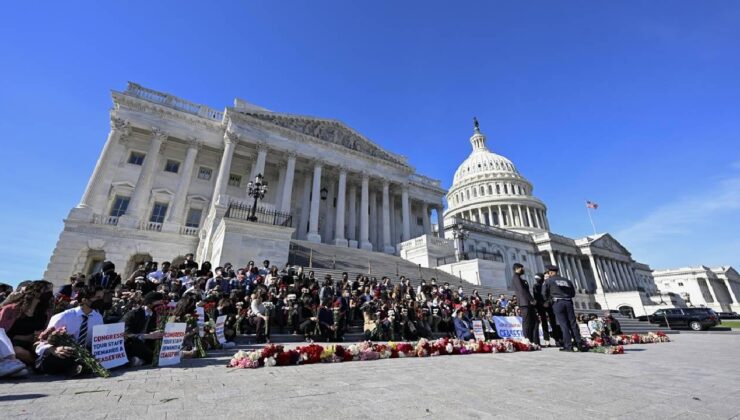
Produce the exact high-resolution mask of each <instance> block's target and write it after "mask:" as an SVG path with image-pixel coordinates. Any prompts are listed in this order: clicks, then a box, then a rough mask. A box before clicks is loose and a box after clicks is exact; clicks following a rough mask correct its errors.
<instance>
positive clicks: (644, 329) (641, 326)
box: [576, 309, 675, 334]
mask: <svg viewBox="0 0 740 420" xmlns="http://www.w3.org/2000/svg"><path fill="white" fill-rule="evenodd" d="M580 313H584V314H596V315H598V316H603V315H604V310H603V309H577V310H576V314H580ZM612 316H614V318H615V319H616V320H617V321H619V325H620V326H621V327H622V332H624V333H625V334H632V333H637V334H646V333H649V332H657V331H663V332H665V333H668V332H669V331H670V330H669V329H668V328H665V327H661V326H659V325H658V324H651V323H649V322H647V321H640V320H638V319H636V318H630V317H627V316H624V315H622V314H618V313H612ZM673 332H675V331H673Z"/></svg>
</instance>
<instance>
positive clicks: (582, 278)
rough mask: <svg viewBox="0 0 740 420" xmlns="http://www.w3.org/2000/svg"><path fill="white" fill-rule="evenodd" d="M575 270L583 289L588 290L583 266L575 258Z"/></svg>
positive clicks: (578, 258) (577, 258)
mask: <svg viewBox="0 0 740 420" xmlns="http://www.w3.org/2000/svg"><path fill="white" fill-rule="evenodd" d="M576 269H577V270H578V275H579V276H581V283H582V286H583V288H584V289H589V284H588V279H587V278H586V274H585V273H584V272H583V264H582V263H581V258H580V257H576Z"/></svg>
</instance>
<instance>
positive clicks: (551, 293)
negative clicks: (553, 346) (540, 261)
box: [545, 265, 582, 351]
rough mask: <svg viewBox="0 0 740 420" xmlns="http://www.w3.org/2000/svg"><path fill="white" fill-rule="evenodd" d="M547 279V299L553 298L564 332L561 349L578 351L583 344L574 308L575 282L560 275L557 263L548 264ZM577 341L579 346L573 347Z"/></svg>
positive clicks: (554, 309)
mask: <svg viewBox="0 0 740 420" xmlns="http://www.w3.org/2000/svg"><path fill="white" fill-rule="evenodd" d="M546 269H547V275H548V277H547V280H546V281H545V299H546V300H552V301H553V304H552V309H553V311H555V318H557V320H558V325H560V329H561V330H562V332H563V347H562V348H561V349H560V350H561V351H577V350H578V349H580V348H581V346H582V341H581V331H580V330H579V329H578V323H577V321H576V312H575V309H574V308H573V297H574V296H575V295H576V289H575V287H573V282H572V281H570V280H568V279H566V278H565V277H560V276H559V275H558V267H557V266H556V265H548V266H547V267H546ZM572 341H575V343H576V346H577V348H576V349H573V343H572Z"/></svg>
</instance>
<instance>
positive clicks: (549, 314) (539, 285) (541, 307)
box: [532, 273, 563, 347]
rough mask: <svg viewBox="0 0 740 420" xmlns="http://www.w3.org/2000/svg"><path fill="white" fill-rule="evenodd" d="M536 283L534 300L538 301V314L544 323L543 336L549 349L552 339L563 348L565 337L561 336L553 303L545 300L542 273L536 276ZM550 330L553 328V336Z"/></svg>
mask: <svg viewBox="0 0 740 420" xmlns="http://www.w3.org/2000/svg"><path fill="white" fill-rule="evenodd" d="M534 281H535V283H534V285H533V286H532V295H533V296H534V300H535V301H537V314H538V315H539V316H540V322H541V323H542V335H543V336H544V337H545V343H546V345H547V346H548V347H549V346H550V345H549V343H550V337H552V338H553V339H555V343H556V345H557V346H558V347H562V345H563V337H562V335H561V334H560V327H558V323H557V321H555V312H553V310H552V302H551V301H548V300H545V275H544V274H542V273H537V274H535V275H534ZM548 327H549V328H548ZM550 328H552V334H550Z"/></svg>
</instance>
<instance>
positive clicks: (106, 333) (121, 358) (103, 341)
mask: <svg viewBox="0 0 740 420" xmlns="http://www.w3.org/2000/svg"><path fill="white" fill-rule="evenodd" d="M124 328H125V324H124V323H123V322H119V323H118V324H105V325H96V326H94V327H93V337H92V355H93V357H95V360H97V361H98V362H100V364H101V365H102V366H103V367H104V368H106V369H111V368H114V367H117V366H121V365H125V364H126V363H128V357H126V349H125V348H124V346H123V341H124V334H123V329H124Z"/></svg>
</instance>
